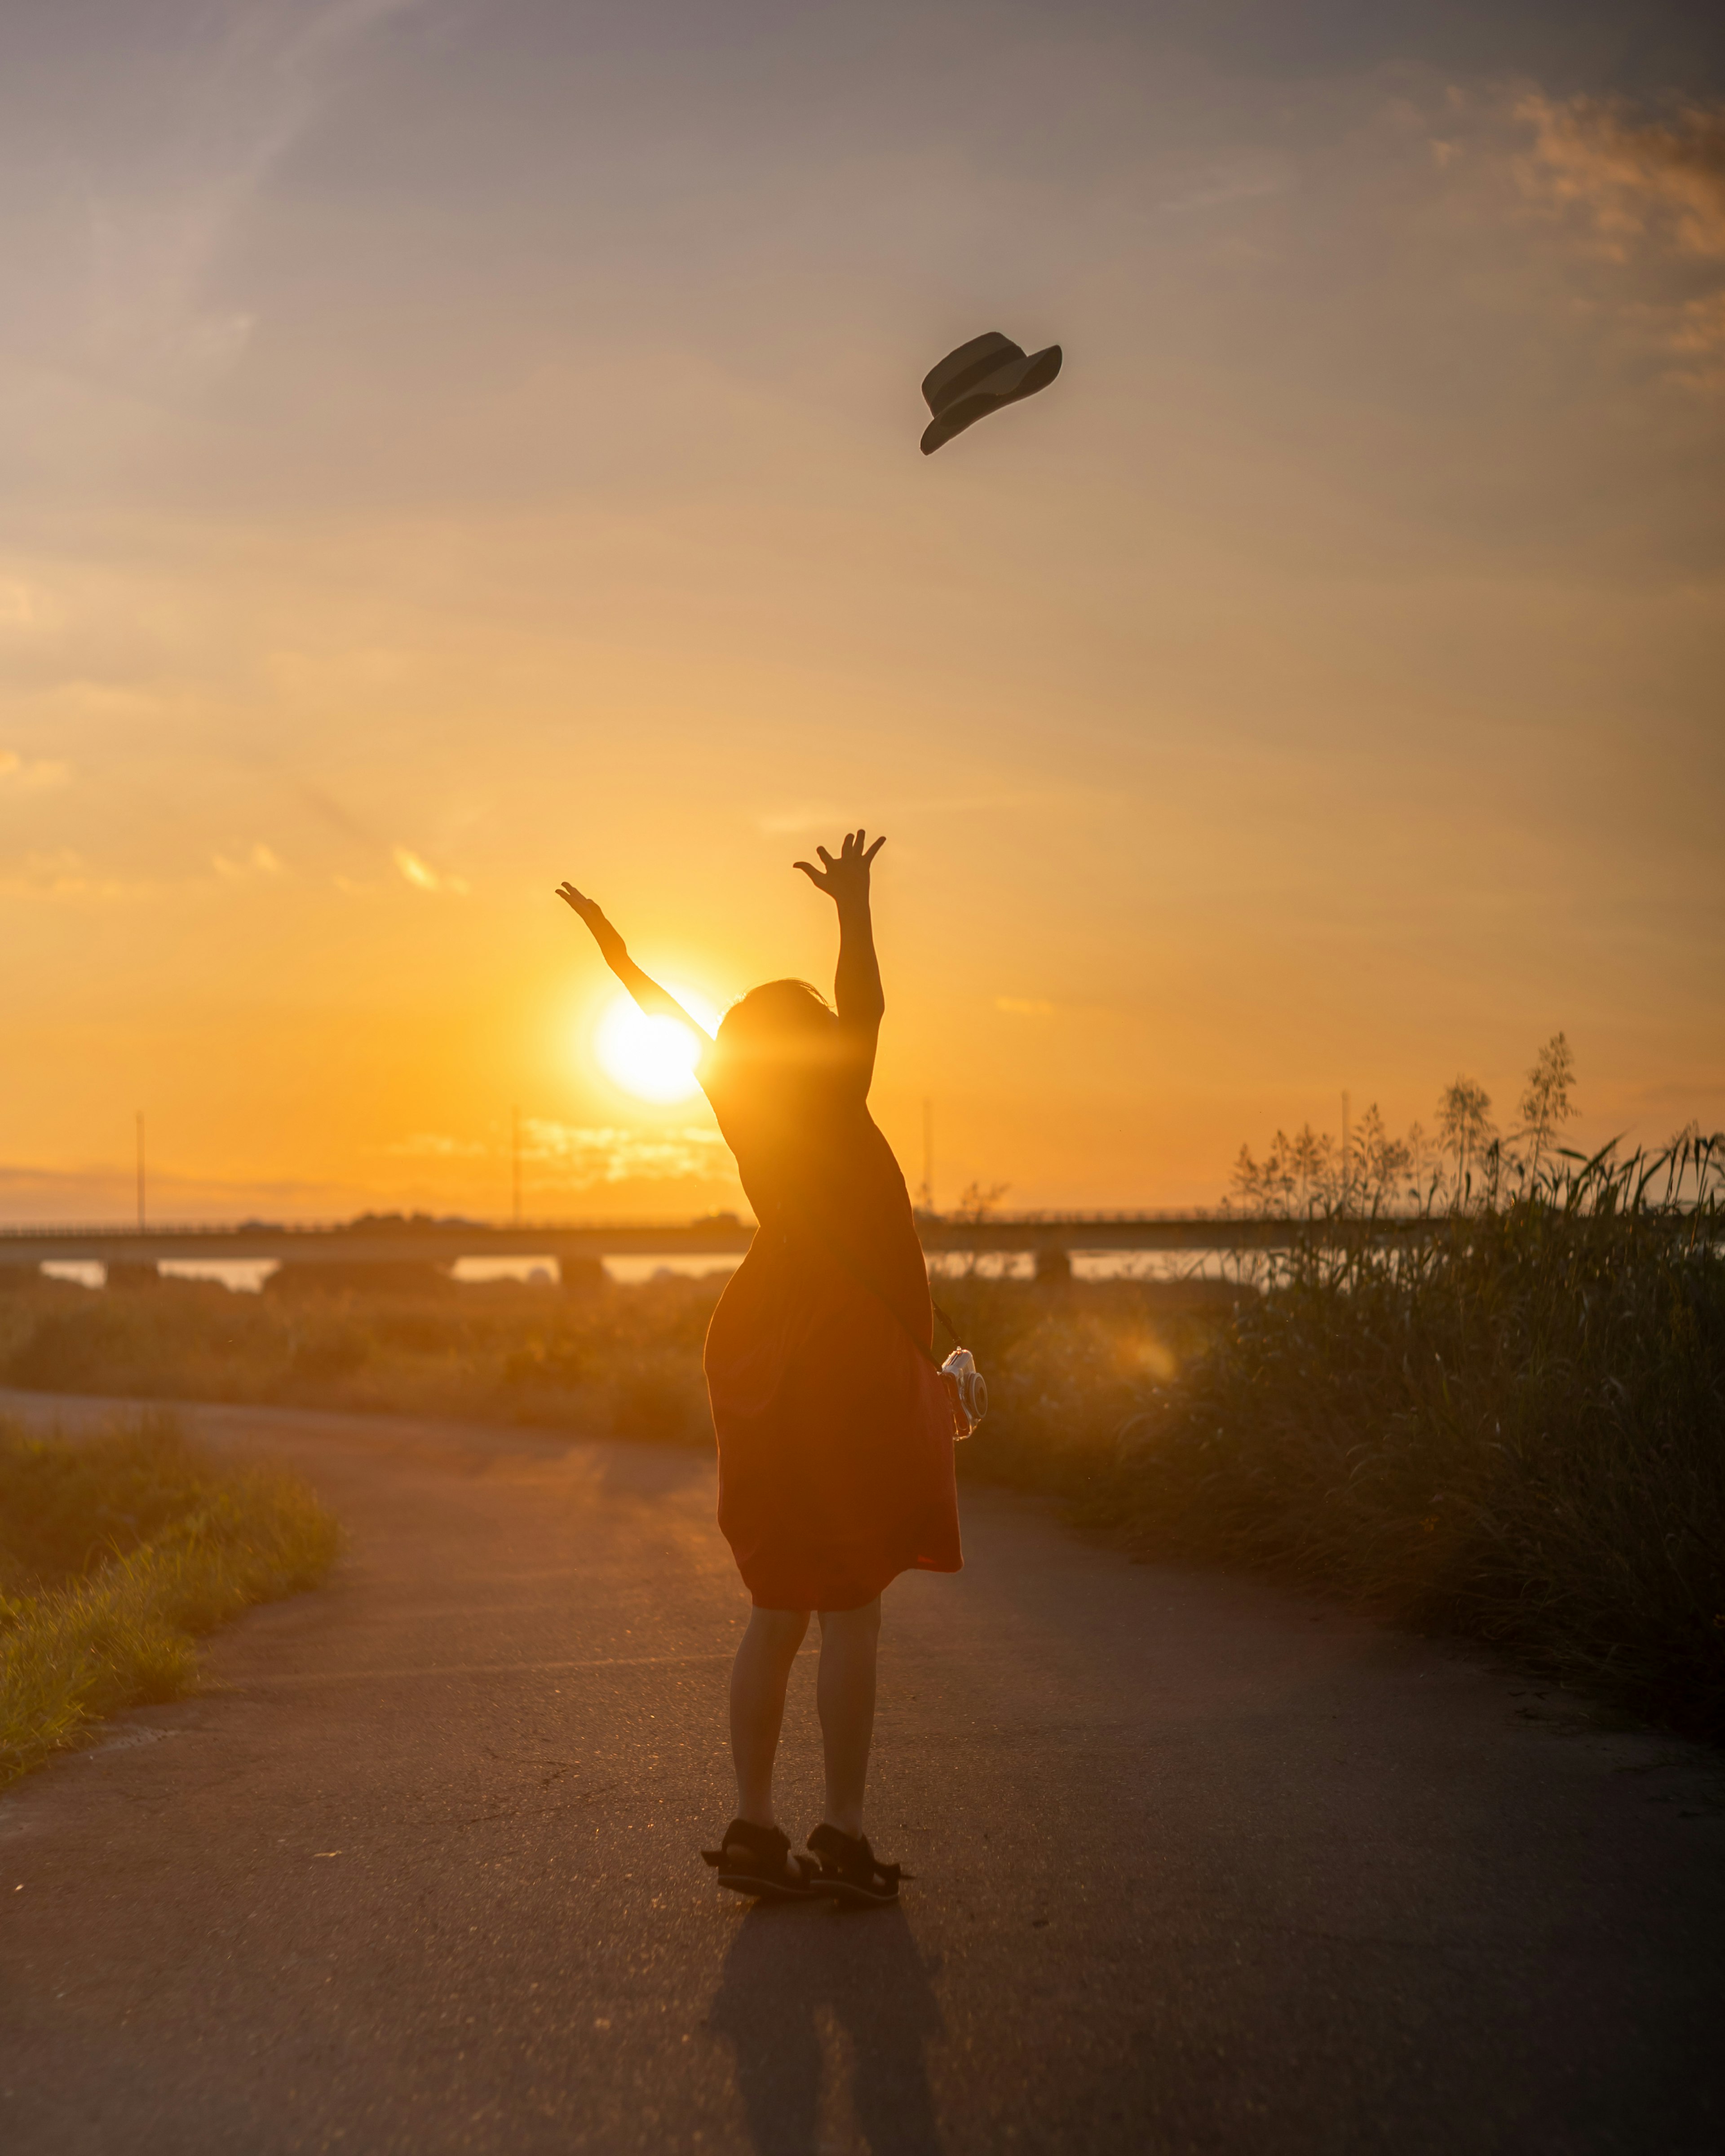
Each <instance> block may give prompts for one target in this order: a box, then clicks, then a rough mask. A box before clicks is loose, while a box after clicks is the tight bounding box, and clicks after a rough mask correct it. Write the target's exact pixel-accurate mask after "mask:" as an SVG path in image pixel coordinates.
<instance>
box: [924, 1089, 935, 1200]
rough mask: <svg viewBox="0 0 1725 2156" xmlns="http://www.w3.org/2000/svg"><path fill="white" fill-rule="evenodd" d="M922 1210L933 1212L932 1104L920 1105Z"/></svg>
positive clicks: (931, 1102) (928, 1101)
mask: <svg viewBox="0 0 1725 2156" xmlns="http://www.w3.org/2000/svg"><path fill="white" fill-rule="evenodd" d="M922 1210H923V1211H924V1212H925V1213H932V1212H933V1210H934V1103H933V1101H930V1100H927V1099H925V1100H924V1101H923V1103H922Z"/></svg>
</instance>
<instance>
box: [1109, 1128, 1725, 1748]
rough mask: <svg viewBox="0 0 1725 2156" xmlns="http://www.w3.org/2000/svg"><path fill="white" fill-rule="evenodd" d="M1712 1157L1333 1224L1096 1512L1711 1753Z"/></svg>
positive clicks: (1663, 1159)
mask: <svg viewBox="0 0 1725 2156" xmlns="http://www.w3.org/2000/svg"><path fill="white" fill-rule="evenodd" d="M1722 1244H1725V1141H1722V1140H1721V1139H1719V1138H1712V1139H1706V1138H1699V1137H1693V1136H1689V1137H1685V1138H1683V1139H1681V1140H1680V1141H1678V1142H1676V1143H1675V1144H1674V1145H1673V1146H1671V1147H1669V1148H1667V1149H1666V1151H1664V1152H1661V1153H1656V1154H1646V1153H1641V1152H1637V1153H1635V1154H1632V1155H1630V1156H1629V1157H1628V1158H1618V1157H1617V1155H1616V1153H1615V1149H1614V1148H1612V1147H1607V1148H1606V1149H1605V1150H1604V1152H1600V1153H1599V1154H1597V1155H1595V1156H1594V1158H1591V1159H1584V1158H1580V1157H1579V1156H1578V1155H1575V1154H1573V1153H1568V1152H1565V1153H1560V1154H1558V1155H1557V1156H1555V1157H1554V1158H1552V1159H1550V1160H1548V1162H1547V1163H1544V1164H1543V1165H1541V1166H1539V1167H1538V1168H1537V1169H1535V1170H1534V1171H1533V1172H1532V1173H1528V1174H1527V1176H1526V1177H1525V1178H1523V1179H1522V1183H1521V1185H1520V1188H1518V1190H1517V1191H1516V1193H1514V1194H1512V1195H1509V1196H1507V1197H1505V1198H1502V1199H1499V1198H1497V1197H1496V1196H1491V1197H1488V1198H1487V1199H1485V1200H1483V1201H1480V1200H1477V1199H1476V1200H1473V1201H1471V1202H1470V1203H1469V1204H1467V1205H1466V1206H1460V1205H1458V1206H1457V1207H1456V1208H1455V1209H1453V1210H1450V1211H1449V1212H1446V1213H1445V1214H1440V1215H1428V1216H1427V1217H1426V1219H1425V1220H1423V1221H1421V1222H1418V1223H1416V1224H1414V1228H1413V1230H1412V1231H1411V1232H1410V1231H1409V1227H1408V1224H1406V1223H1405V1222H1396V1223H1392V1222H1390V1221H1389V1220H1388V1219H1384V1218H1382V1217H1377V1218H1373V1217H1367V1218H1364V1219H1361V1218H1358V1217H1348V1216H1345V1215H1342V1214H1329V1215H1327V1216H1325V1217H1322V1218H1319V1219H1313V1220H1312V1222H1311V1223H1309V1224H1307V1225H1306V1226H1304V1227H1302V1228H1301V1229H1300V1230H1299V1231H1298V1233H1297V1235H1296V1240H1294V1242H1293V1243H1292V1245H1291V1247H1290V1248H1289V1249H1288V1250H1286V1251H1285V1252H1281V1253H1279V1254H1277V1255H1275V1256H1273V1257H1271V1258H1270V1259H1268V1260H1264V1261H1262V1265H1261V1269H1260V1277H1259V1281H1258V1285H1259V1286H1260V1287H1261V1289H1262V1292H1261V1293H1260V1295H1258V1296H1255V1297H1253V1298H1251V1299H1250V1300H1248V1301H1243V1302H1242V1303H1241V1304H1240V1306H1238V1307H1237V1308H1236V1310H1235V1313H1234V1315H1233V1317H1232V1318H1231V1320H1230V1322H1229V1323H1228V1324H1227V1325H1226V1326H1225V1327H1224V1328H1223V1329H1222V1330H1221V1331H1220V1332H1219V1334H1218V1336H1217V1337H1216V1339H1215V1341H1214V1345H1213V1346H1212V1347H1211V1349H1210V1351H1209V1353H1207V1354H1205V1355H1204V1356H1202V1357H1200V1358H1198V1359H1197V1360H1196V1361H1195V1362H1194V1363H1192V1364H1191V1365H1190V1366H1189V1368H1187V1369H1185V1370H1184V1371H1183V1373H1182V1374H1181V1376H1180V1377H1179V1378H1178V1380H1177V1381H1176V1382H1174V1383H1170V1384H1166V1385H1161V1386H1152V1387H1149V1388H1147V1389H1145V1390H1144V1392H1143V1394H1142V1397H1141V1399H1140V1401H1139V1403H1138V1404H1137V1408H1136V1410H1135V1411H1134V1412H1133V1413H1132V1414H1131V1415H1129V1416H1127V1418H1126V1419H1125V1420H1124V1422H1123V1424H1122V1426H1121V1429H1120V1432H1119V1437H1118V1442H1117V1458H1116V1470H1115V1476H1114V1480H1113V1482H1112V1485H1111V1490H1110V1491H1109V1494H1108V1495H1107V1496H1106V1498H1104V1499H1101V1500H1099V1501H1097V1502H1096V1505H1095V1507H1093V1509H1094V1510H1095V1511H1096V1513H1097V1514H1098V1516H1106V1517H1111V1518H1113V1519H1115V1520H1116V1521H1117V1522H1121V1523H1122V1524H1123V1525H1124V1526H1125V1527H1126V1528H1127V1531H1128V1532H1129V1533H1130V1534H1131V1535H1132V1537H1133V1538H1134V1539H1135V1540H1136V1541H1137V1543H1138V1544H1139V1545H1140V1547H1142V1548H1143V1549H1145V1550H1146V1551H1157V1552H1161V1553H1178V1554H1181V1555H1186V1556H1205V1557H1220V1558H1228V1559H1231V1560H1235V1561H1244V1562H1246V1563H1251V1564H1255V1565H1258V1566H1262V1567H1265V1568H1268V1569H1270V1570H1271V1571H1274V1572H1276V1573H1280V1574H1281V1575H1283V1576H1284V1577H1286V1578H1291V1579H1293V1580H1296V1581H1298V1582H1300V1583H1301V1584H1307V1585H1310V1586H1317V1587H1322V1588H1326V1589H1341V1590H1342V1591H1343V1592H1346V1593H1348V1594H1353V1595H1355V1596H1358V1597H1359V1598H1361V1599H1364V1600H1366V1601H1368V1602H1369V1603H1371V1604H1373V1605H1375V1606H1376V1607H1378V1608H1379V1609H1383V1610H1384V1611H1385V1612H1387V1613H1389V1614H1393V1615H1394V1616H1395V1617H1397V1618H1399V1619H1400V1620H1403V1621H1405V1622H1409V1623H1413V1624H1415V1625H1424V1626H1430V1627H1441V1628H1445V1629H1447V1630H1454V1631H1458V1632H1463V1633H1467V1634H1471V1635H1475V1636H1476V1637H1479V1638H1481V1639H1486V1640H1492V1641H1495V1642H1497V1643H1500V1644H1502V1645H1506V1646H1509V1647H1512V1648H1514V1649H1515V1650H1517V1651H1518V1652H1519V1653H1521V1654H1522V1655H1526V1656H1530V1657H1532V1658H1533V1659H1535V1660H1536V1661H1538V1662H1539V1663H1540V1664H1541V1665H1543V1666H1544V1667H1546V1668H1547V1669H1548V1670H1550V1671H1552V1672H1553V1673H1554V1674H1556V1675H1558V1676H1563V1677H1566V1678H1570V1679H1573V1680H1575V1681H1578V1682H1581V1683H1584V1684H1585V1685H1587V1686H1590V1687H1592V1688H1594V1689H1595V1690H1597V1691H1602V1692H1604V1693H1605V1694H1606V1695H1608V1696H1609V1697H1615V1698H1616V1699H1618V1700H1620V1701H1621V1702H1623V1703H1624V1704H1625V1705H1627V1706H1630V1707H1634V1708H1635V1709H1637V1710H1638V1711H1640V1712H1647V1713H1651V1714H1653V1715H1655V1716H1657V1717H1662V1718H1664V1719H1666V1721H1668V1722H1671V1723H1673V1724H1675V1725H1679V1726H1681V1727H1686V1728H1688V1729H1692V1730H1695V1731H1698V1732H1707V1733H1709V1734H1712V1735H1715V1736H1725V1248H1722Z"/></svg>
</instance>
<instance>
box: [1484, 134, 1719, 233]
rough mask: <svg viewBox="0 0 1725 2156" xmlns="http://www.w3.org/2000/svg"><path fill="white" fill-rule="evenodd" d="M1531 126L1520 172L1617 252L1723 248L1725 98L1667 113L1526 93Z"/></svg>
mask: <svg viewBox="0 0 1725 2156" xmlns="http://www.w3.org/2000/svg"><path fill="white" fill-rule="evenodd" d="M1517 117H1518V118H1520V119H1522V120H1523V121H1527V124H1528V125H1529V126H1532V129H1533V131H1534V141H1533V149H1532V154H1531V155H1530V156H1529V157H1527V158H1526V159H1525V160H1523V162H1522V166H1521V168H1520V174H1519V177H1520V178H1521V180H1522V186H1523V187H1525V188H1526V190H1527V193H1528V194H1529V195H1530V196H1531V197H1532V198H1534V199H1535V200H1536V201H1544V202H1548V203H1552V204H1553V205H1555V206H1557V207H1558V208H1565V209H1574V210H1575V211H1577V212H1578V213H1579V214H1580V215H1581V216H1582V217H1583V218H1584V219H1585V220H1586V221H1587V222H1588V223H1589V224H1590V225H1591V227H1592V228H1593V230H1594V233H1595V234H1596V235H1597V236H1598V238H1599V242H1600V244H1601V245H1602V246H1603V247H1604V249H1605V251H1606V252H1607V253H1609V254H1610V255H1611V257H1612V258H1613V259H1615V260H1617V261H1627V260H1628V259H1630V256H1631V254H1632V253H1633V252H1634V250H1635V249H1636V248H1637V247H1638V246H1640V245H1652V246H1656V247H1659V248H1661V249H1667V250H1676V251H1678V252H1681V253H1684V254H1701V255H1709V256H1725V105H1686V106H1685V107H1683V109H1682V110H1681V111H1679V112H1678V113H1676V115H1674V116H1672V117H1671V118H1668V119H1661V120H1650V119H1646V118H1638V117H1637V116H1636V115H1635V113H1634V112H1633V111H1632V110H1630V109H1629V108H1628V107H1626V106H1624V105H1615V104H1605V103H1602V102H1601V101H1599V100H1597V99H1594V98H1587V97H1575V98H1570V99H1568V100H1563V101H1558V102H1554V101H1553V100H1552V99H1550V98H1548V97H1544V96H1539V95H1536V96H1532V97H1528V98H1525V99H1524V100H1522V103H1521V105H1519V106H1518V107H1517Z"/></svg>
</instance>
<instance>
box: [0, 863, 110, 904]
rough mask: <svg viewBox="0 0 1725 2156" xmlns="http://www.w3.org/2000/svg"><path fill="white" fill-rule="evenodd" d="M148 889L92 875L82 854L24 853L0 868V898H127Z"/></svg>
mask: <svg viewBox="0 0 1725 2156" xmlns="http://www.w3.org/2000/svg"><path fill="white" fill-rule="evenodd" d="M146 888H147V886H146V885H141V884H126V883H121V882H120V881H119V880H117V879H116V878H115V877H112V876H103V875H97V874H95V872H94V871H93V870H91V868H90V865H89V864H88V863H87V862H86V861H85V859H84V857H83V855H81V854H74V853H72V852H69V851H62V852H59V853H57V854H27V855H25V856H24V858H23V860H22V861H21V862H20V863H19V864H18V866H17V867H16V868H13V869H0V898H32V899H41V898H129V897H132V896H136V893H138V892H139V891H143V890H145V889H146Z"/></svg>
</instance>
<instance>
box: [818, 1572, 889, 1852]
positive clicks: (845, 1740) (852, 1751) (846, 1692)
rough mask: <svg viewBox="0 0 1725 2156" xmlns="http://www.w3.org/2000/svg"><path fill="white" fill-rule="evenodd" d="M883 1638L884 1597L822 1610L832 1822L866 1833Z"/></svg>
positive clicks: (823, 1717)
mask: <svg viewBox="0 0 1725 2156" xmlns="http://www.w3.org/2000/svg"><path fill="white" fill-rule="evenodd" d="M879 1641H880V1596H879V1595H878V1594H877V1595H876V1596H875V1599H874V1600H873V1601H872V1602H868V1603H865V1604H864V1605H863V1607H862V1608H861V1609H823V1610H822V1611H821V1613H820V1676H819V1681H817V1683H816V1686H815V1695H814V1696H815V1700H816V1703H817V1704H818V1706H819V1709H820V1738H821V1745H822V1748H823V1749H824V1752H825V1753H826V1767H827V1808H826V1812H825V1814H824V1817H825V1820H826V1823H827V1825H829V1826H835V1827H837V1828H838V1830H839V1833H840V1834H849V1835H859V1834H860V1833H861V1832H862V1815H863V1789H864V1787H865V1784H866V1783H867V1781H868V1779H869V1742H870V1738H872V1737H873V1736H874V1733H875V1647H876V1645H878V1643H879Z"/></svg>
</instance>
